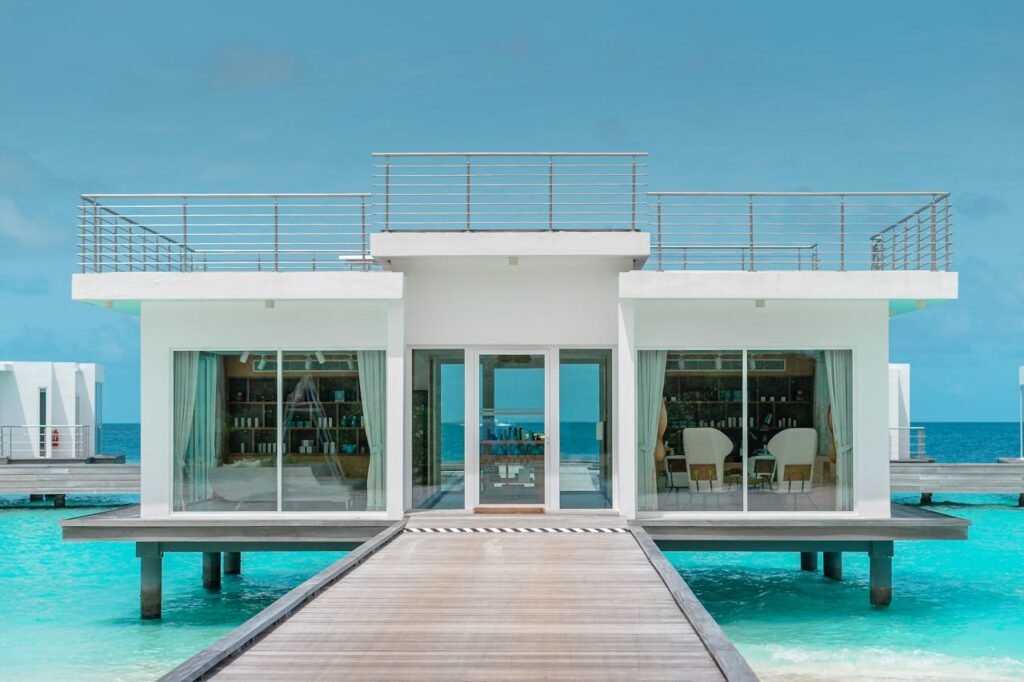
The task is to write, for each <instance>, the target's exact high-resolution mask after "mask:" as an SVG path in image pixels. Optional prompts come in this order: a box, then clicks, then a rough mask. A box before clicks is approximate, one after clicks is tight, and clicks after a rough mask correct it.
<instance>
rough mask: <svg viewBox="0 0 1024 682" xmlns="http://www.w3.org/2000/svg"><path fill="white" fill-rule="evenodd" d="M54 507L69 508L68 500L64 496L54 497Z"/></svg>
mask: <svg viewBox="0 0 1024 682" xmlns="http://www.w3.org/2000/svg"><path fill="white" fill-rule="evenodd" d="M53 506H54V507H56V508H58V509H60V508H63V507H66V506H67V500H65V498H64V495H54V496H53Z"/></svg>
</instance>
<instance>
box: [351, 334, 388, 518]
mask: <svg viewBox="0 0 1024 682" xmlns="http://www.w3.org/2000/svg"><path fill="white" fill-rule="evenodd" d="M356 361H357V362H358V363H359V392H360V393H361V394H362V402H363V428H364V429H365V430H366V440H367V441H368V443H369V447H370V467H369V469H368V471H367V474H366V509H367V511H383V510H384V507H385V500H386V495H385V473H386V459H385V452H386V448H385V438H386V431H387V421H386V418H387V382H386V380H385V379H386V373H385V371H386V357H385V353H384V351H382V350H369V351H363V350H361V351H359V352H358V353H356Z"/></svg>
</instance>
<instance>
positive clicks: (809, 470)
mask: <svg viewBox="0 0 1024 682" xmlns="http://www.w3.org/2000/svg"><path fill="white" fill-rule="evenodd" d="M768 452H769V453H770V454H771V455H772V456H773V457H775V461H776V462H777V464H776V466H775V471H776V475H777V476H778V487H777V488H775V490H776V492H780V493H792V492H807V491H809V490H810V489H811V487H812V486H813V485H814V483H813V481H814V460H815V457H816V456H817V454H818V432H817V431H815V430H814V429H784V430H782V431H779V432H778V433H777V434H775V435H774V436H772V439H771V440H770V441H768ZM794 483H796V484H798V485H797V486H796V490H794V485H793V484H794Z"/></svg>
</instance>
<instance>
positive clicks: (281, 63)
mask: <svg viewBox="0 0 1024 682" xmlns="http://www.w3.org/2000/svg"><path fill="white" fill-rule="evenodd" d="M300 74H301V68H300V64H299V59H298V57H297V56H296V55H294V54H292V53H291V52H281V51H273V50H258V49H252V48H242V47H227V48H223V49H221V50H219V51H218V52H217V53H216V54H214V56H213V59H212V62H211V64H210V81H211V83H212V84H213V85H214V86H215V87H218V88H222V89H228V90H266V89H272V88H279V87H283V86H286V85H290V84H292V83H294V82H296V81H297V80H298V79H299V77H300Z"/></svg>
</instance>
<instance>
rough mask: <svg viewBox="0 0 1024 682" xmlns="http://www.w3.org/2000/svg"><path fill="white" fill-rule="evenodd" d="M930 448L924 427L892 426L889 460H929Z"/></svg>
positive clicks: (890, 428) (890, 430)
mask: <svg viewBox="0 0 1024 682" xmlns="http://www.w3.org/2000/svg"><path fill="white" fill-rule="evenodd" d="M927 457H928V448H927V444H926V439H925V427H923V426H890V427H889V459H895V460H902V459H915V458H927Z"/></svg>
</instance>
